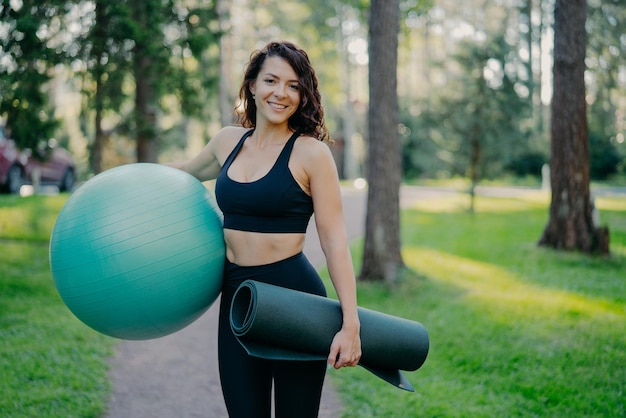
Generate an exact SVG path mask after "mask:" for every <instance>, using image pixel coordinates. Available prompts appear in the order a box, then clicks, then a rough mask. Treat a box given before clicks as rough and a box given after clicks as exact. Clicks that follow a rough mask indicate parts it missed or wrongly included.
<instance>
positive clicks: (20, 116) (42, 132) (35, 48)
mask: <svg viewBox="0 0 626 418" xmlns="http://www.w3.org/2000/svg"><path fill="white" fill-rule="evenodd" d="M64 3H65V2H64V1H62V0H46V1H35V0H23V1H21V2H13V1H9V0H3V1H2V3H0V22H2V24H1V26H0V63H1V64H0V118H4V119H6V126H7V128H8V129H9V130H10V136H11V137H12V138H13V139H14V140H15V141H16V143H17V144H18V145H19V146H20V147H22V148H32V149H35V148H36V147H37V146H38V145H39V144H40V143H41V142H42V141H47V140H48V139H49V138H51V137H52V136H53V135H54V131H55V129H56V127H57V126H58V121H57V120H56V119H55V117H54V109H53V108H52V106H51V103H50V102H49V97H48V95H47V94H46V92H45V91H44V88H45V87H46V85H47V84H48V83H49V82H50V80H51V71H52V68H53V67H54V66H55V65H56V64H58V63H60V62H62V54H61V53H60V48H59V46H58V41H56V39H55V37H57V36H58V33H59V31H60V29H61V27H62V25H63V20H62V17H63V12H64V9H63V7H64ZM55 44H56V45H55Z"/></svg>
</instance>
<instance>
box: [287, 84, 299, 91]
mask: <svg viewBox="0 0 626 418" xmlns="http://www.w3.org/2000/svg"><path fill="white" fill-rule="evenodd" d="M289 87H290V88H291V89H292V90H296V91H298V90H300V86H299V85H298V84H292V85H290V86H289Z"/></svg>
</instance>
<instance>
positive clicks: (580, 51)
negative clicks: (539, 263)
mask: <svg viewBox="0 0 626 418" xmlns="http://www.w3.org/2000/svg"><path fill="white" fill-rule="evenodd" d="M586 17H587V5H586V1H585V0H557V1H556V5H555V9H554V69H553V71H554V92H553V98H552V127H551V136H552V140H551V148H550V184H551V187H552V201H551V204H550V219H549V221H548V224H547V226H546V228H545V230H544V232H543V236H542V237H541V239H540V241H539V245H541V246H546V247H552V248H555V249H559V250H579V251H583V252H586V253H594V252H599V253H603V254H608V252H609V231H608V228H606V227H605V228H600V229H597V228H596V226H595V225H594V224H593V218H592V202H591V200H590V191H589V138H588V134H587V104H586V101H585V80H584V73H585V47H586V32H585V21H586Z"/></svg>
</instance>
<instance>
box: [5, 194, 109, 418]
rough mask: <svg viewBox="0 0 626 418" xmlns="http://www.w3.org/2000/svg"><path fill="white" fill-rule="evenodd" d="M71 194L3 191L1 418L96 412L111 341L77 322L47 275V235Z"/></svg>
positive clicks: (103, 396) (103, 393) (104, 390)
mask: <svg viewBox="0 0 626 418" xmlns="http://www.w3.org/2000/svg"><path fill="white" fill-rule="evenodd" d="M66 199H67V196H64V195H60V196H54V197H42V196H36V197H29V198H27V199H21V198H18V197H15V196H0V266H2V267H1V269H0V376H2V378H1V379H0V416H2V417H7V418H9V417H20V418H21V417H97V416H99V415H100V413H101V412H102V411H103V409H104V407H105V401H106V399H107V396H108V392H109V383H108V380H107V374H106V373H107V365H106V360H107V358H108V356H109V355H110V354H111V344H112V342H111V340H110V339H107V338H106V337H103V336H101V335H99V334H98V333H96V332H95V331H91V330H90V329H89V328H87V327H86V326H85V325H83V324H82V323H81V322H79V321H78V320H77V319H76V318H75V317H74V316H73V315H72V314H71V313H70V312H69V310H68V309H67V308H66V307H65V305H64V304H63V302H62V301H61V299H60V297H59V295H58V293H57V292H56V289H55V288H54V284H53V281H52V277H51V275H50V268H49V264H48V239H49V237H50V232H51V229H52V225H53V224H54V220H55V219H56V215H57V213H58V211H59V210H60V208H61V207H62V205H63V203H64V202H65V200H66Z"/></svg>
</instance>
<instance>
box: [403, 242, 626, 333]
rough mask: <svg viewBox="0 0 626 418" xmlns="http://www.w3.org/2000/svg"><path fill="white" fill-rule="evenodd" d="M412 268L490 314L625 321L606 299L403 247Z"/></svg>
mask: <svg viewBox="0 0 626 418" xmlns="http://www.w3.org/2000/svg"><path fill="white" fill-rule="evenodd" d="M403 255H405V260H406V261H407V264H409V265H410V267H411V268H413V269H415V270H416V271H418V272H419V273H421V274H424V275H426V276H428V277H430V278H431V279H432V280H436V281H441V282H445V283H449V284H452V285H454V286H457V287H458V288H461V289H464V290H465V291H466V292H467V293H466V297H467V298H468V299H473V300H475V301H476V304H477V306H480V307H481V308H484V309H485V310H487V311H491V312H492V314H493V315H496V316H497V315H501V314H505V313H506V316H507V317H508V315H510V314H512V313H514V314H515V315H523V316H526V317H529V318H544V319H545V318H549V317H554V316H577V317H580V316H586V317H589V318H591V319H602V320H605V321H606V320H612V321H624V320H625V319H626V315H625V312H624V310H623V307H622V306H620V305H617V304H614V303H611V302H609V301H606V300H602V299H597V298H590V297H583V296H580V295H576V294H573V293H570V292H565V291H558V290H552V289H548V288H542V287H538V286H536V285H533V284H531V283H529V282H527V281H524V280H523V278H520V277H517V276H516V275H514V274H512V273H510V272H508V271H507V270H505V269H502V268H500V267H497V266H494V265H492V264H488V263H484V262H479V261H475V260H471V259H468V258H462V257H458V256H455V255H451V254H448V253H445V252H442V251H437V250H433V249H429V248H415V247H411V248H406V249H405V251H403Z"/></svg>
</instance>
